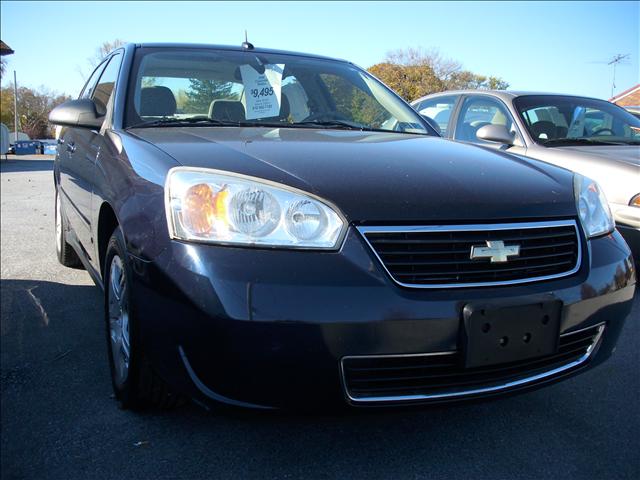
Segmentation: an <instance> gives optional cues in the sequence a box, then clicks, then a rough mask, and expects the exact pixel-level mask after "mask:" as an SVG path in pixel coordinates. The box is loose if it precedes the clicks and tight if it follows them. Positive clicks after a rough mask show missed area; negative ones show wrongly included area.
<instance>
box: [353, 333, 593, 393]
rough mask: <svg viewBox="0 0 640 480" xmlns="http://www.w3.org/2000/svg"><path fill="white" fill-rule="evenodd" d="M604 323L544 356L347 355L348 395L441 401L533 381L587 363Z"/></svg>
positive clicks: (563, 338)
mask: <svg viewBox="0 0 640 480" xmlns="http://www.w3.org/2000/svg"><path fill="white" fill-rule="evenodd" d="M604 328H605V326H604V324H600V325H595V326H593V327H588V328H585V329H581V330H576V331H574V332H570V333H566V334H562V335H560V340H559V342H558V350H557V351H556V352H555V353H554V354H552V355H547V356H544V357H538V358H532V359H527V360H523V361H519V362H512V363H507V364H501V365H491V366H486V367H477V368H464V367H463V363H464V362H463V358H462V354H461V352H459V351H452V352H436V353H426V354H409V355H370V356H353V357H344V358H343V359H342V363H341V367H342V378H343V384H344V388H345V390H346V394H347V397H348V398H349V400H350V401H352V402H354V403H359V402H364V403H366V402H395V401H419V400H437V399H444V398H454V397H464V396H474V395H482V394H488V393H492V392H498V391H502V390H508V389H511V388H516V387H518V386H521V385H522V386H523V385H528V384H533V383H536V382H539V381H542V380H545V379H548V378H552V377H554V376H558V375H561V374H563V373H565V372H568V371H571V370H574V369H576V368H578V367H579V366H580V365H582V364H584V363H585V362H586V361H587V360H588V359H589V358H590V357H591V355H592V354H593V351H594V349H595V348H596V347H597V345H598V343H599V341H600V338H601V336H602V333H603V331H604Z"/></svg>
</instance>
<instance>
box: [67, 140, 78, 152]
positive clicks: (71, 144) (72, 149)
mask: <svg viewBox="0 0 640 480" xmlns="http://www.w3.org/2000/svg"><path fill="white" fill-rule="evenodd" d="M75 151H76V144H75V143H74V142H69V143H67V152H70V153H73V152H75Z"/></svg>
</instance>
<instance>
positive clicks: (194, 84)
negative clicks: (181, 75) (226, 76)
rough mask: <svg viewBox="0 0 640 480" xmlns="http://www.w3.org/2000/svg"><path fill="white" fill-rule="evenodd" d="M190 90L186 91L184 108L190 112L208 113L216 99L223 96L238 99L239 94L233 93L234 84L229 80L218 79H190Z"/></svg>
mask: <svg viewBox="0 0 640 480" xmlns="http://www.w3.org/2000/svg"><path fill="white" fill-rule="evenodd" d="M189 84H190V86H189V90H187V92H186V96H187V101H186V103H184V109H185V111H187V112H190V113H200V114H205V115H206V114H208V113H209V106H210V105H211V102H213V101H214V100H218V99H221V98H224V99H229V100H238V98H237V95H233V94H232V89H233V85H232V84H231V83H229V82H220V81H217V80H201V79H198V78H190V79H189Z"/></svg>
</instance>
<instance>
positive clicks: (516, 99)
mask: <svg viewBox="0 0 640 480" xmlns="http://www.w3.org/2000/svg"><path fill="white" fill-rule="evenodd" d="M411 105H412V106H413V108H414V109H416V110H417V111H418V112H419V113H420V114H421V115H423V116H424V117H426V118H427V119H430V120H431V122H430V123H431V124H432V125H434V126H435V124H437V126H438V127H439V128H440V133H441V134H442V136H444V137H447V138H450V139H453V140H457V141H461V142H470V143H475V144H479V145H484V146H487V147H491V148H496V149H500V150H504V151H507V152H509V153H514V154H517V155H524V156H527V157H531V158H536V159H538V160H543V161H545V162H549V163H553V164H555V165H559V166H561V167H564V168H567V169H569V170H573V171H575V172H578V173H580V174H582V175H585V176H587V177H590V178H592V179H594V180H596V181H597V182H598V183H599V184H600V185H601V186H602V189H603V190H604V192H605V194H606V197H607V199H608V201H609V206H610V208H611V211H612V212H613V215H614V217H615V220H616V227H617V228H618V230H619V231H620V233H622V235H623V236H624V238H625V239H626V241H627V243H628V244H629V246H630V247H631V250H632V251H633V255H634V258H635V260H636V262H638V261H640V119H638V118H636V117H634V116H633V115H632V114H631V113H629V112H627V111H626V110H624V109H623V108H621V107H619V106H617V105H614V104H612V103H609V102H607V101H604V100H598V99H594V98H585V97H576V96H571V95H552V94H537V93H527V92H512V91H504V90H502V91H492V90H489V91H477V90H463V91H448V92H441V93H437V94H433V95H428V96H426V97H422V98H419V99H418V100H415V101H413V102H412V103H411Z"/></svg>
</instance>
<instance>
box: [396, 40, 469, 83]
mask: <svg viewBox="0 0 640 480" xmlns="http://www.w3.org/2000/svg"><path fill="white" fill-rule="evenodd" d="M385 63H392V64H396V65H402V66H405V67H408V66H425V65H426V66H428V67H429V68H431V70H433V73H435V75H436V77H438V78H439V79H440V80H441V81H443V82H445V83H446V82H448V81H449V80H450V79H451V77H452V76H453V75H455V74H456V73H458V72H460V71H461V70H462V64H461V63H460V62H458V61H456V60H453V59H451V58H446V57H444V56H443V55H442V54H441V53H440V51H439V50H438V49H437V48H430V49H425V48H423V47H416V48H414V47H409V48H407V49H404V50H402V49H398V50H392V51H390V52H388V53H387V56H386V58H385Z"/></svg>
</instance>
